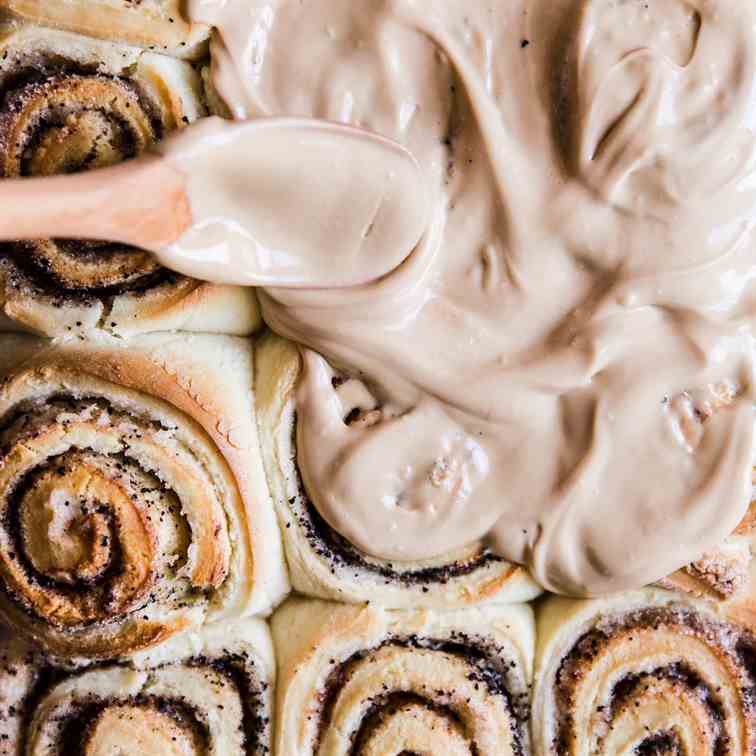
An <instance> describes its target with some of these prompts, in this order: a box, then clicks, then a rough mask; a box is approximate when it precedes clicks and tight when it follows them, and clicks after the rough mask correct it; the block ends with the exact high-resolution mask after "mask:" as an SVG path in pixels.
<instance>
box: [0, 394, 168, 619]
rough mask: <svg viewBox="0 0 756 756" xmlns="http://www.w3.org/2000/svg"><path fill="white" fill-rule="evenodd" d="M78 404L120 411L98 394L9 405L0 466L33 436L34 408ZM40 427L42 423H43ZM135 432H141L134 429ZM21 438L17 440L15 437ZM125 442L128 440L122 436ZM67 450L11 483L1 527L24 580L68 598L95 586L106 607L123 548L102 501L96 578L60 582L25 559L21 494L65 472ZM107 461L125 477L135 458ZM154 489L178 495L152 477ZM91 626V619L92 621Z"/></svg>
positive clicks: (73, 408)
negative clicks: (105, 550) (102, 547)
mask: <svg viewBox="0 0 756 756" xmlns="http://www.w3.org/2000/svg"><path fill="white" fill-rule="evenodd" d="M82 404H87V405H89V404H96V405H98V406H99V407H100V408H101V409H102V410H103V411H109V412H119V410H118V408H117V407H114V406H113V405H111V404H110V402H108V401H107V400H106V399H103V398H101V397H86V396H82V397H77V398H73V397H71V396H68V395H65V394H52V395H50V396H47V397H45V398H44V399H41V400H35V401H30V402H21V403H19V404H18V405H17V406H15V407H14V408H13V410H12V411H11V412H8V413H7V414H6V415H4V416H3V417H2V418H0V439H2V436H3V434H4V433H8V432H9V431H10V429H12V428H13V429H14V433H12V434H11V435H12V436H13V438H11V439H10V440H9V441H8V442H7V445H6V446H3V445H2V444H0V464H2V460H3V457H5V456H6V455H7V454H8V453H9V451H10V448H11V447H12V446H13V445H14V444H15V443H17V442H18V441H19V440H21V441H23V440H26V439H33V438H34V436H35V435H36V433H37V432H36V431H35V430H34V427H35V422H36V420H37V418H36V417H35V411H39V410H42V409H46V408H50V407H51V406H57V407H59V409H60V410H61V411H69V412H72V413H76V412H77V411H79V410H80V409H81V406H82ZM139 420H140V422H142V423H143V424H145V425H149V426H150V427H151V428H153V429H155V430H159V429H168V428H167V427H166V426H163V425H162V424H161V423H159V422H157V421H155V420H151V419H150V418H146V417H143V416H139ZM43 425H44V423H43ZM136 433H137V435H139V431H136ZM19 437H20V438H19ZM125 440H126V441H127V442H128V438H126V439H125ZM69 453H70V452H66V453H64V454H62V455H59V456H56V457H50V458H48V459H46V460H44V463H43V464H42V465H40V467H38V468H34V469H32V470H30V471H29V472H28V473H27V474H26V475H24V476H23V477H22V478H21V479H19V480H18V481H16V482H15V485H14V487H13V488H12V489H11V490H10V491H9V492H8V504H7V506H6V508H5V513H4V516H3V521H2V525H3V527H4V528H5V531H6V532H7V533H8V534H9V537H10V539H11V543H12V556H11V558H12V559H15V560H17V561H18V562H19V564H20V565H21V566H22V568H23V570H24V572H25V574H26V576H27V578H28V579H29V580H30V581H32V582H34V583H35V584H37V585H39V586H40V587H42V588H45V589H47V590H51V591H55V592H58V593H61V594H63V595H66V596H70V597H73V596H77V595H83V594H86V593H88V592H90V591H91V590H92V589H93V588H95V589H99V590H101V591H102V592H103V603H104V604H105V605H107V602H108V601H109V600H110V597H109V591H108V586H109V585H111V584H112V583H113V581H114V580H115V579H116V578H117V577H118V576H119V575H120V574H121V573H122V571H123V554H122V551H121V544H120V542H119V540H118V538H117V537H115V535H114V534H115V530H116V527H115V521H114V517H113V514H112V512H111V511H110V509H109V508H108V507H107V505H105V504H102V505H101V506H100V507H99V508H98V509H97V513H98V514H102V515H104V516H105V517H106V518H107V519H108V522H109V528H108V530H109V532H110V536H109V544H108V545H109V547H110V559H109V561H108V563H107V564H106V565H105V567H104V569H103V570H102V571H101V572H100V573H99V574H98V575H96V576H93V577H91V578H89V579H80V580H79V581H78V582H76V583H68V582H61V581H58V580H55V579H54V578H52V577H50V576H48V575H44V574H40V573H39V572H38V571H37V570H36V569H35V567H34V565H33V564H32V562H31V560H30V559H29V557H28V555H27V553H26V548H25V544H24V539H23V530H22V524H21V503H22V501H23V499H24V496H25V495H26V494H27V493H29V492H30V491H31V490H33V489H34V487H35V485H36V483H37V479H38V477H39V476H40V475H41V474H43V473H44V472H46V471H49V470H50V469H58V470H59V471H60V472H61V474H63V473H65V471H66V469H67V468H66V464H67V459H66V458H67V455H68V454H69ZM110 459H111V460H113V461H114V462H115V464H116V468H117V469H118V471H119V473H120V474H123V475H126V476H127V475H128V471H129V467H130V466H131V465H133V464H135V463H134V460H132V459H130V458H127V457H125V456H124V455H122V454H115V455H110ZM156 488H159V489H160V490H161V491H163V492H165V493H166V495H169V496H170V495H172V496H175V497H176V498H178V497H177V495H176V493H175V492H174V491H173V490H172V489H170V488H168V487H167V486H166V485H165V484H164V483H162V482H160V481H157V480H156ZM0 593H2V594H4V595H6V596H7V597H8V598H9V600H10V601H11V602H12V603H13V604H14V606H16V607H17V608H18V609H19V610H20V611H23V612H24V613H25V614H27V615H29V616H33V617H37V616H38V615H37V613H36V612H34V611H33V610H32V609H31V608H30V607H29V606H28V605H27V604H26V602H25V601H24V600H23V597H20V596H16V595H15V594H14V593H13V592H12V591H10V590H9V588H8V587H7V586H5V585H0ZM41 619H42V620H43V621H44V622H45V623H46V624H50V623H51V619H50V618H49V617H42V618H41ZM87 624H89V623H82V625H81V627H84V626H86V625H87ZM92 624H95V623H92Z"/></svg>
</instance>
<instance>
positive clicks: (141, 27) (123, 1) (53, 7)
mask: <svg viewBox="0 0 756 756" xmlns="http://www.w3.org/2000/svg"><path fill="white" fill-rule="evenodd" d="M2 9H5V10H7V11H9V12H10V13H12V14H13V15H14V16H17V17H18V18H21V19H24V20H26V21H31V22H33V23H37V24H41V25H43V26H51V27H54V28H56V29H63V30H65V31H72V32H77V33H79V34H85V35H87V36H89V37H97V38H99V39H104V40H108V41H119V42H125V43H127V44H130V45H137V46H139V47H144V48H147V49H150V50H155V51H157V52H162V53H165V54H168V55H175V56H178V57H181V58H197V57H200V56H201V55H202V54H203V53H204V52H206V50H207V44H206V43H207V37H208V35H209V33H210V30H209V29H208V28H207V27H206V26H203V25H201V24H190V23H189V22H188V21H187V20H186V18H185V16H184V15H183V9H182V3H181V0H66V2H64V3H62V2H60V0H0V10H2Z"/></svg>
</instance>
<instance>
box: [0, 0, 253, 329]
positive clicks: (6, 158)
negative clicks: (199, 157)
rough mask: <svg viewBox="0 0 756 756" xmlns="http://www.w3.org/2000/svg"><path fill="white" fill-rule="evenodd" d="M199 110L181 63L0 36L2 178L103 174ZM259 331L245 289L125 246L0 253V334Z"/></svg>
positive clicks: (61, 36)
mask: <svg viewBox="0 0 756 756" xmlns="http://www.w3.org/2000/svg"><path fill="white" fill-rule="evenodd" d="M51 5H52V4H51ZM64 5H65V6H66V7H68V4H64ZM95 15H96V14H95ZM205 112H206V109H205V106H204V103H203V99H202V84H201V81H200V78H199V75H198V74H197V73H196V72H195V71H194V69H193V68H192V66H191V65H189V64H188V63H186V62H183V61H177V60H173V59H171V58H168V57H166V56H163V55H157V54H154V53H148V52H143V51H141V50H139V49H137V48H135V47H126V46H123V45H117V44H112V43H108V42H102V41H98V40H92V39H88V38H85V37H81V36H78V35H74V34H69V33H67V32H60V31H52V30H48V29H42V28H40V27H35V26H30V25H15V24H12V23H8V24H5V25H4V26H2V27H0V177H17V176H31V175H49V174H56V173H68V172H74V171H79V170H86V169H88V168H96V167H103V166H107V165H111V164H114V163H117V162H119V161H121V160H125V159H127V158H130V157H134V156H135V155H137V154H138V153H140V152H141V151H143V150H145V149H147V148H148V147H150V146H151V145H153V144H155V143H156V142H157V141H158V140H159V139H160V138H161V137H162V136H163V135H164V134H165V133H167V132H168V131H170V130H172V129H176V128H178V127H180V126H182V125H184V124H185V123H189V122H190V121H194V120H195V119H197V118H199V117H200V116H202V115H204V114H205ZM258 322H259V318H258V311H257V305H256V301H255V296H254V293H253V292H252V291H251V290H250V289H243V288H236V287H229V286H213V285H208V284H204V283H200V282H198V281H193V280H191V279H188V278H185V277H182V276H179V275H175V274H173V273H172V272H169V271H167V270H165V269H163V268H161V267H160V266H158V265H157V264H156V263H155V262H154V260H153V259H152V257H151V256H150V255H149V254H147V253H146V252H143V251H141V250H138V249H134V248H132V247H128V246H125V245H121V244H112V243H111V244H109V243H101V242H92V241H71V240H55V239H48V240H44V241H33V242H32V241H18V242H15V243H10V244H2V245H0V330H9V329H23V330H31V331H34V332H36V333H40V334H43V335H48V336H66V335H75V334H82V333H91V332H106V333H109V334H112V335H116V336H129V335H132V334H136V333H139V332H145V331H159V330H190V331H207V332H221V333H232V334H239V335H244V334H248V333H250V332H251V331H252V330H254V328H255V327H256V326H257V324H258Z"/></svg>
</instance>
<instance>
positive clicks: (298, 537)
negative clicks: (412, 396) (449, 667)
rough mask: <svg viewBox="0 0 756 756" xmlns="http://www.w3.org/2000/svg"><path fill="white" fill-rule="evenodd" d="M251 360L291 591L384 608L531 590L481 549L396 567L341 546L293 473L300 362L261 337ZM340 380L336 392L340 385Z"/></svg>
mask: <svg viewBox="0 0 756 756" xmlns="http://www.w3.org/2000/svg"><path fill="white" fill-rule="evenodd" d="M255 362H256V370H255V373H256V375H255V395H256V400H257V411H258V415H257V417H258V422H259V425H260V439H261V444H262V449H263V460H264V464H265V468H266V472H267V475H268V483H269V486H270V490H271V493H272V495H273V499H274V503H275V505H276V508H277V511H278V516H279V521H280V523H281V527H282V532H283V536H284V544H285V548H286V555H287V560H288V563H289V570H290V574H291V579H292V583H293V585H294V587H295V588H296V589H297V590H298V591H300V592H301V593H304V594H307V595H310V596H317V597H319V598H331V599H336V600H340V601H347V602H361V601H375V602H378V603H380V604H382V605H384V606H388V607H413V606H426V607H457V606H465V605H469V604H475V603H479V602H484V601H496V602H499V603H500V602H517V601H527V600H529V599H531V598H533V597H534V596H536V595H537V594H538V593H539V591H540V589H539V588H538V586H537V585H536V584H535V583H534V582H533V580H532V579H531V578H530V576H529V575H528V573H527V571H526V570H524V569H523V568H521V567H518V566H515V565H512V564H509V563H508V562H505V561H503V560H501V559H498V558H497V557H495V556H494V555H493V554H492V553H491V552H490V551H488V550H487V549H486V547H485V546H484V545H483V544H479V543H478V544H471V545H470V546H469V547H468V548H466V549H464V550H463V551H461V552H460V553H455V554H445V555H442V556H440V557H438V558H437V559H434V560H430V561H427V562H411V563H399V562H390V561H388V560H381V559H376V558H373V557H371V556H369V555H368V554H365V553H363V552H361V551H360V550H359V549H358V548H357V547H355V546H354V545H352V544H351V543H349V541H347V539H346V538H344V537H343V536H342V535H340V534H339V533H338V532H336V531H335V530H334V529H333V528H332V527H331V526H330V525H329V524H328V523H327V522H326V521H325V519H324V518H323V517H322V516H321V515H320V513H319V512H318V510H317V509H316V507H315V505H314V504H313V503H312V501H311V500H310V497H309V496H308V492H307V490H306V489H305V486H304V484H303V482H302V479H301V477H300V474H299V471H298V468H297V443H296V402H295V389H296V386H297V381H298V378H299V374H300V360H299V355H298V352H297V349H296V347H295V346H294V345H293V344H292V343H290V342H288V341H284V340H283V339H280V338H278V337H276V336H273V335H266V336H265V337H263V338H262V339H261V340H260V341H259V342H258V345H257V348H256V351H255ZM347 383H348V382H347V381H346V380H345V381H344V383H343V387H345V388H348V387H349V386H348V385H347ZM352 383H355V382H354V381H353V382H352ZM369 414H370V413H369V412H367V413H364V412H361V411H360V410H359V409H358V408H357V407H356V406H355V407H350V408H349V409H348V410H347V411H346V412H345V422H346V423H347V424H348V425H349V424H352V423H357V424H358V425H359V424H364V423H368V422H369V421H370V417H369Z"/></svg>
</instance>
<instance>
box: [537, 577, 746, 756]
mask: <svg viewBox="0 0 756 756" xmlns="http://www.w3.org/2000/svg"><path fill="white" fill-rule="evenodd" d="M754 626H755V625H754V623H753V620H752V618H751V621H750V622H749V623H744V622H742V616H741V615H740V614H739V613H737V612H729V611H717V610H716V609H715V608H714V605H712V604H709V603H707V602H698V601H693V600H690V599H684V598H681V597H679V596H676V595H675V594H672V593H667V592H665V591H660V590H653V589H646V590H644V591H638V592H633V593H629V594H621V595H618V596H615V597H612V598H608V599H603V600H594V601H571V600H567V599H561V598H552V599H549V600H548V601H547V602H546V603H545V604H544V605H543V606H542V607H541V609H540V610H539V613H538V623H537V627H538V644H537V650H536V673H535V688H534V698H533V714H532V722H533V738H534V749H535V752H536V753H537V754H544V756H545V755H546V754H554V755H555V756H556V755H557V754H558V755H559V756H568V755H571V754H597V755H598V754H607V756H609V755H611V756H619V755H620V754H627V755H628V756H630V755H631V754H636V755H637V754H690V755H691V756H693V755H694V754H695V755H698V754H701V756H704V755H706V756H708V755H709V754H716V755H717V756H726V755H727V756H729V755H730V754H732V756H735V755H736V754H737V756H741V754H746V753H753V752H754V749H755V748H756V699H754V695H753V691H754V686H755V685H756V666H755V665H754V659H756V635H754V632H753V628H754Z"/></svg>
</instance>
